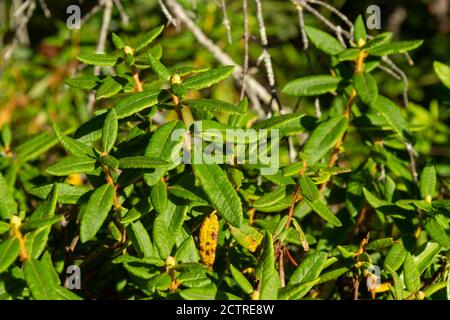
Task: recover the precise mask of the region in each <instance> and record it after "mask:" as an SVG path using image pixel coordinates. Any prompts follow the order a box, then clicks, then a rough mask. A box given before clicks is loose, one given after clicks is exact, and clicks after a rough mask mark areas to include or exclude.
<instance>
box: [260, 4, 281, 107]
mask: <svg viewBox="0 0 450 320" xmlns="http://www.w3.org/2000/svg"><path fill="white" fill-rule="evenodd" d="M255 2H256V16H257V19H258V28H259V36H260V38H261V44H262V46H263V53H262V58H263V60H264V65H265V67H266V72H267V79H268V81H269V85H270V88H271V91H272V94H273V99H272V100H275V101H272V103H271V108H272V111H273V112H278V111H279V110H280V103H279V100H278V96H277V93H276V88H275V74H274V72H273V66H272V58H271V57H270V53H269V48H268V45H269V42H268V41H267V33H266V26H265V24H264V17H263V14H262V4H261V0H255ZM273 102H276V103H273Z"/></svg>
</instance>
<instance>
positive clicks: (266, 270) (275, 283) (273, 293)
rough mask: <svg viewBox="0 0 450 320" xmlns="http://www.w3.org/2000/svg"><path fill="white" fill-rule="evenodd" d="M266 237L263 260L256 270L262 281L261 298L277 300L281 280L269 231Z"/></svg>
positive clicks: (258, 277)
mask: <svg viewBox="0 0 450 320" xmlns="http://www.w3.org/2000/svg"><path fill="white" fill-rule="evenodd" d="M264 239H265V242H264V250H263V253H262V262H261V263H260V264H259V266H258V269H257V272H256V274H257V279H258V280H259V281H260V291H259V293H260V294H259V298H260V299H261V300H276V299H277V297H278V289H279V288H280V287H281V282H280V276H279V274H278V271H277V269H276V268H275V254H274V249H273V240H272V236H271V234H270V233H268V232H266V234H265V236H264Z"/></svg>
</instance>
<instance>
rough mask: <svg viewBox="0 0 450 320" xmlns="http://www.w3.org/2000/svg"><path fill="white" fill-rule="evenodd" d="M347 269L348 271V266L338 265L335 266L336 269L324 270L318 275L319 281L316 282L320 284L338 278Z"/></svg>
mask: <svg viewBox="0 0 450 320" xmlns="http://www.w3.org/2000/svg"><path fill="white" fill-rule="evenodd" d="M349 271H350V268H348V267H340V268H336V269H333V270H330V271H327V272H324V273H322V275H321V276H320V278H319V281H318V282H317V284H321V283H324V282H328V281H331V280H335V279H337V278H339V277H340V276H342V275H343V274H345V273H347V272H349Z"/></svg>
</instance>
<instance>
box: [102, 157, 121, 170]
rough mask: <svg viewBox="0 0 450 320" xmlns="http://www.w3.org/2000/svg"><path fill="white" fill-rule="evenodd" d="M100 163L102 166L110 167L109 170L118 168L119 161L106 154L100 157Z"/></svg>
mask: <svg viewBox="0 0 450 320" xmlns="http://www.w3.org/2000/svg"><path fill="white" fill-rule="evenodd" d="M100 161H101V163H102V164H104V165H105V166H107V167H110V168H111V169H117V168H118V167H119V160H117V159H116V158H115V157H113V156H112V155H110V154H107V155H106V156H101V157H100Z"/></svg>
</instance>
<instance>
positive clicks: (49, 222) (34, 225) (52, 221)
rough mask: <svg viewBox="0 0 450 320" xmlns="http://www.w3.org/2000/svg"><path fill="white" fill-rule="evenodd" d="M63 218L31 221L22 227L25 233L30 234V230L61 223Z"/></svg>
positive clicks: (55, 217) (45, 218)
mask: <svg viewBox="0 0 450 320" xmlns="http://www.w3.org/2000/svg"><path fill="white" fill-rule="evenodd" d="M61 220H62V216H60V215H58V216H54V217H43V218H37V219H30V220H28V221H27V222H25V223H24V224H23V225H22V230H23V231H24V232H28V231H30V230H34V229H38V228H42V227H50V226H52V225H53V224H55V223H57V222H61Z"/></svg>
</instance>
